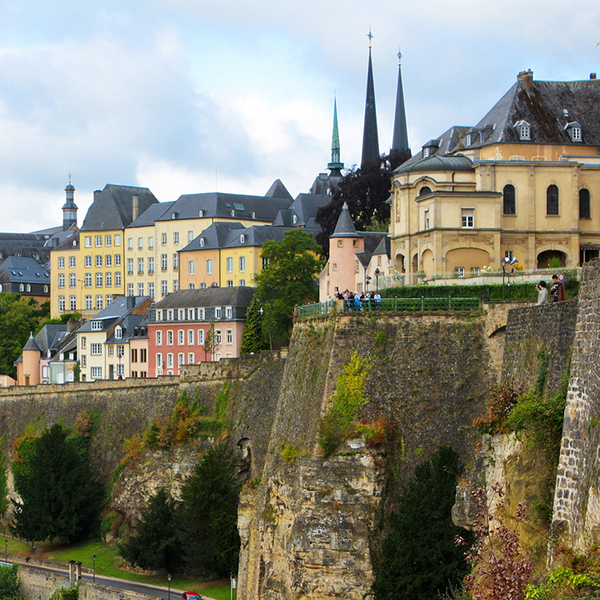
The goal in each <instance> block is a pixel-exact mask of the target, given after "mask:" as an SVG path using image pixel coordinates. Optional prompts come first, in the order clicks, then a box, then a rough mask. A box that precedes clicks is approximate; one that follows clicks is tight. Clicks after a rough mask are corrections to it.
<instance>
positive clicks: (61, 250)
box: [50, 229, 83, 318]
mask: <svg viewBox="0 0 600 600" xmlns="http://www.w3.org/2000/svg"><path fill="white" fill-rule="evenodd" d="M79 262H80V258H79V231H78V230H76V229H72V230H70V231H69V232H68V233H67V238H66V239H65V240H64V241H63V242H62V243H60V244H59V245H58V246H56V248H53V249H52V251H51V253H50V282H51V293H50V315H51V316H52V318H56V317H59V316H60V315H61V314H63V313H65V312H76V311H79V310H80V309H81V308H82V307H83V301H82V300H83V296H82V291H83V281H81V280H80V279H79V270H78V269H79V267H80V265H79Z"/></svg>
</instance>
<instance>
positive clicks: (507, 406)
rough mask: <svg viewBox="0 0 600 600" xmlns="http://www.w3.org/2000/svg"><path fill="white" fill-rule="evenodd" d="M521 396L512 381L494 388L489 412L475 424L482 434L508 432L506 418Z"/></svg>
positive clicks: (489, 403) (476, 420) (489, 401)
mask: <svg viewBox="0 0 600 600" xmlns="http://www.w3.org/2000/svg"><path fill="white" fill-rule="evenodd" d="M518 398H519V393H518V392H517V391H516V390H514V389H513V387H512V386H511V384H510V382H503V383H501V384H500V385H498V386H495V387H493V388H492V391H491V393H490V398H489V400H488V414H487V415H486V416H485V417H479V418H477V419H475V421H474V422H473V425H474V426H475V427H476V428H477V431H478V432H479V433H480V434H482V435H483V434H490V435H493V434H496V433H506V419H507V418H508V415H509V413H510V411H511V410H512V409H513V407H514V406H515V404H516V403H517V401H518Z"/></svg>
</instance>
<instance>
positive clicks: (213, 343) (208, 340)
mask: <svg viewBox="0 0 600 600" xmlns="http://www.w3.org/2000/svg"><path fill="white" fill-rule="evenodd" d="M203 348H204V354H206V356H208V357H209V359H210V360H213V356H214V354H215V352H216V351H217V349H218V348H219V343H218V342H217V334H216V332H215V324H214V322H213V321H211V324H210V326H209V327H208V331H207V332H206V335H205V336H204V346H203Z"/></svg>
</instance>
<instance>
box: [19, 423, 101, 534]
mask: <svg viewBox="0 0 600 600" xmlns="http://www.w3.org/2000/svg"><path fill="white" fill-rule="evenodd" d="M88 443H89V440H88V439H87V438H83V437H79V436H70V435H69V432H68V431H67V430H66V429H64V428H63V427H62V426H61V425H59V424H56V425H53V426H52V427H51V428H49V429H46V430H45V431H44V432H43V433H42V435H41V436H40V437H37V438H26V439H24V440H23V441H21V443H20V444H19V446H18V448H17V456H16V458H15V460H14V461H13V467H12V468H13V476H14V482H15V490H16V491H17V493H18V494H19V496H20V498H21V500H20V501H18V502H17V501H14V500H13V504H14V506H15V512H14V515H15V519H14V523H13V524H12V525H11V531H12V532H13V533H15V534H16V535H18V536H20V537H21V538H23V539H25V540H28V541H32V542H33V541H42V540H46V539H48V540H50V541H52V540H54V539H59V540H61V541H62V542H65V543H71V542H74V541H76V540H80V539H82V538H84V537H85V536H86V535H87V534H88V533H89V532H90V531H91V530H92V528H93V527H94V526H95V525H96V523H97V520H98V515H99V512H100V508H101V505H102V502H103V499H104V490H103V487H102V485H101V484H100V483H99V481H98V480H97V479H96V477H95V476H94V474H93V472H92V470H91V468H90V464H89V458H88Z"/></svg>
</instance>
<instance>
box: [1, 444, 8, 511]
mask: <svg viewBox="0 0 600 600" xmlns="http://www.w3.org/2000/svg"><path fill="white" fill-rule="evenodd" d="M6 467H7V460H6V452H5V451H4V438H3V437H0V515H3V514H5V513H6V510H7V509H8V507H9V505H10V500H9V499H8V476H7V473H6Z"/></svg>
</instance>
